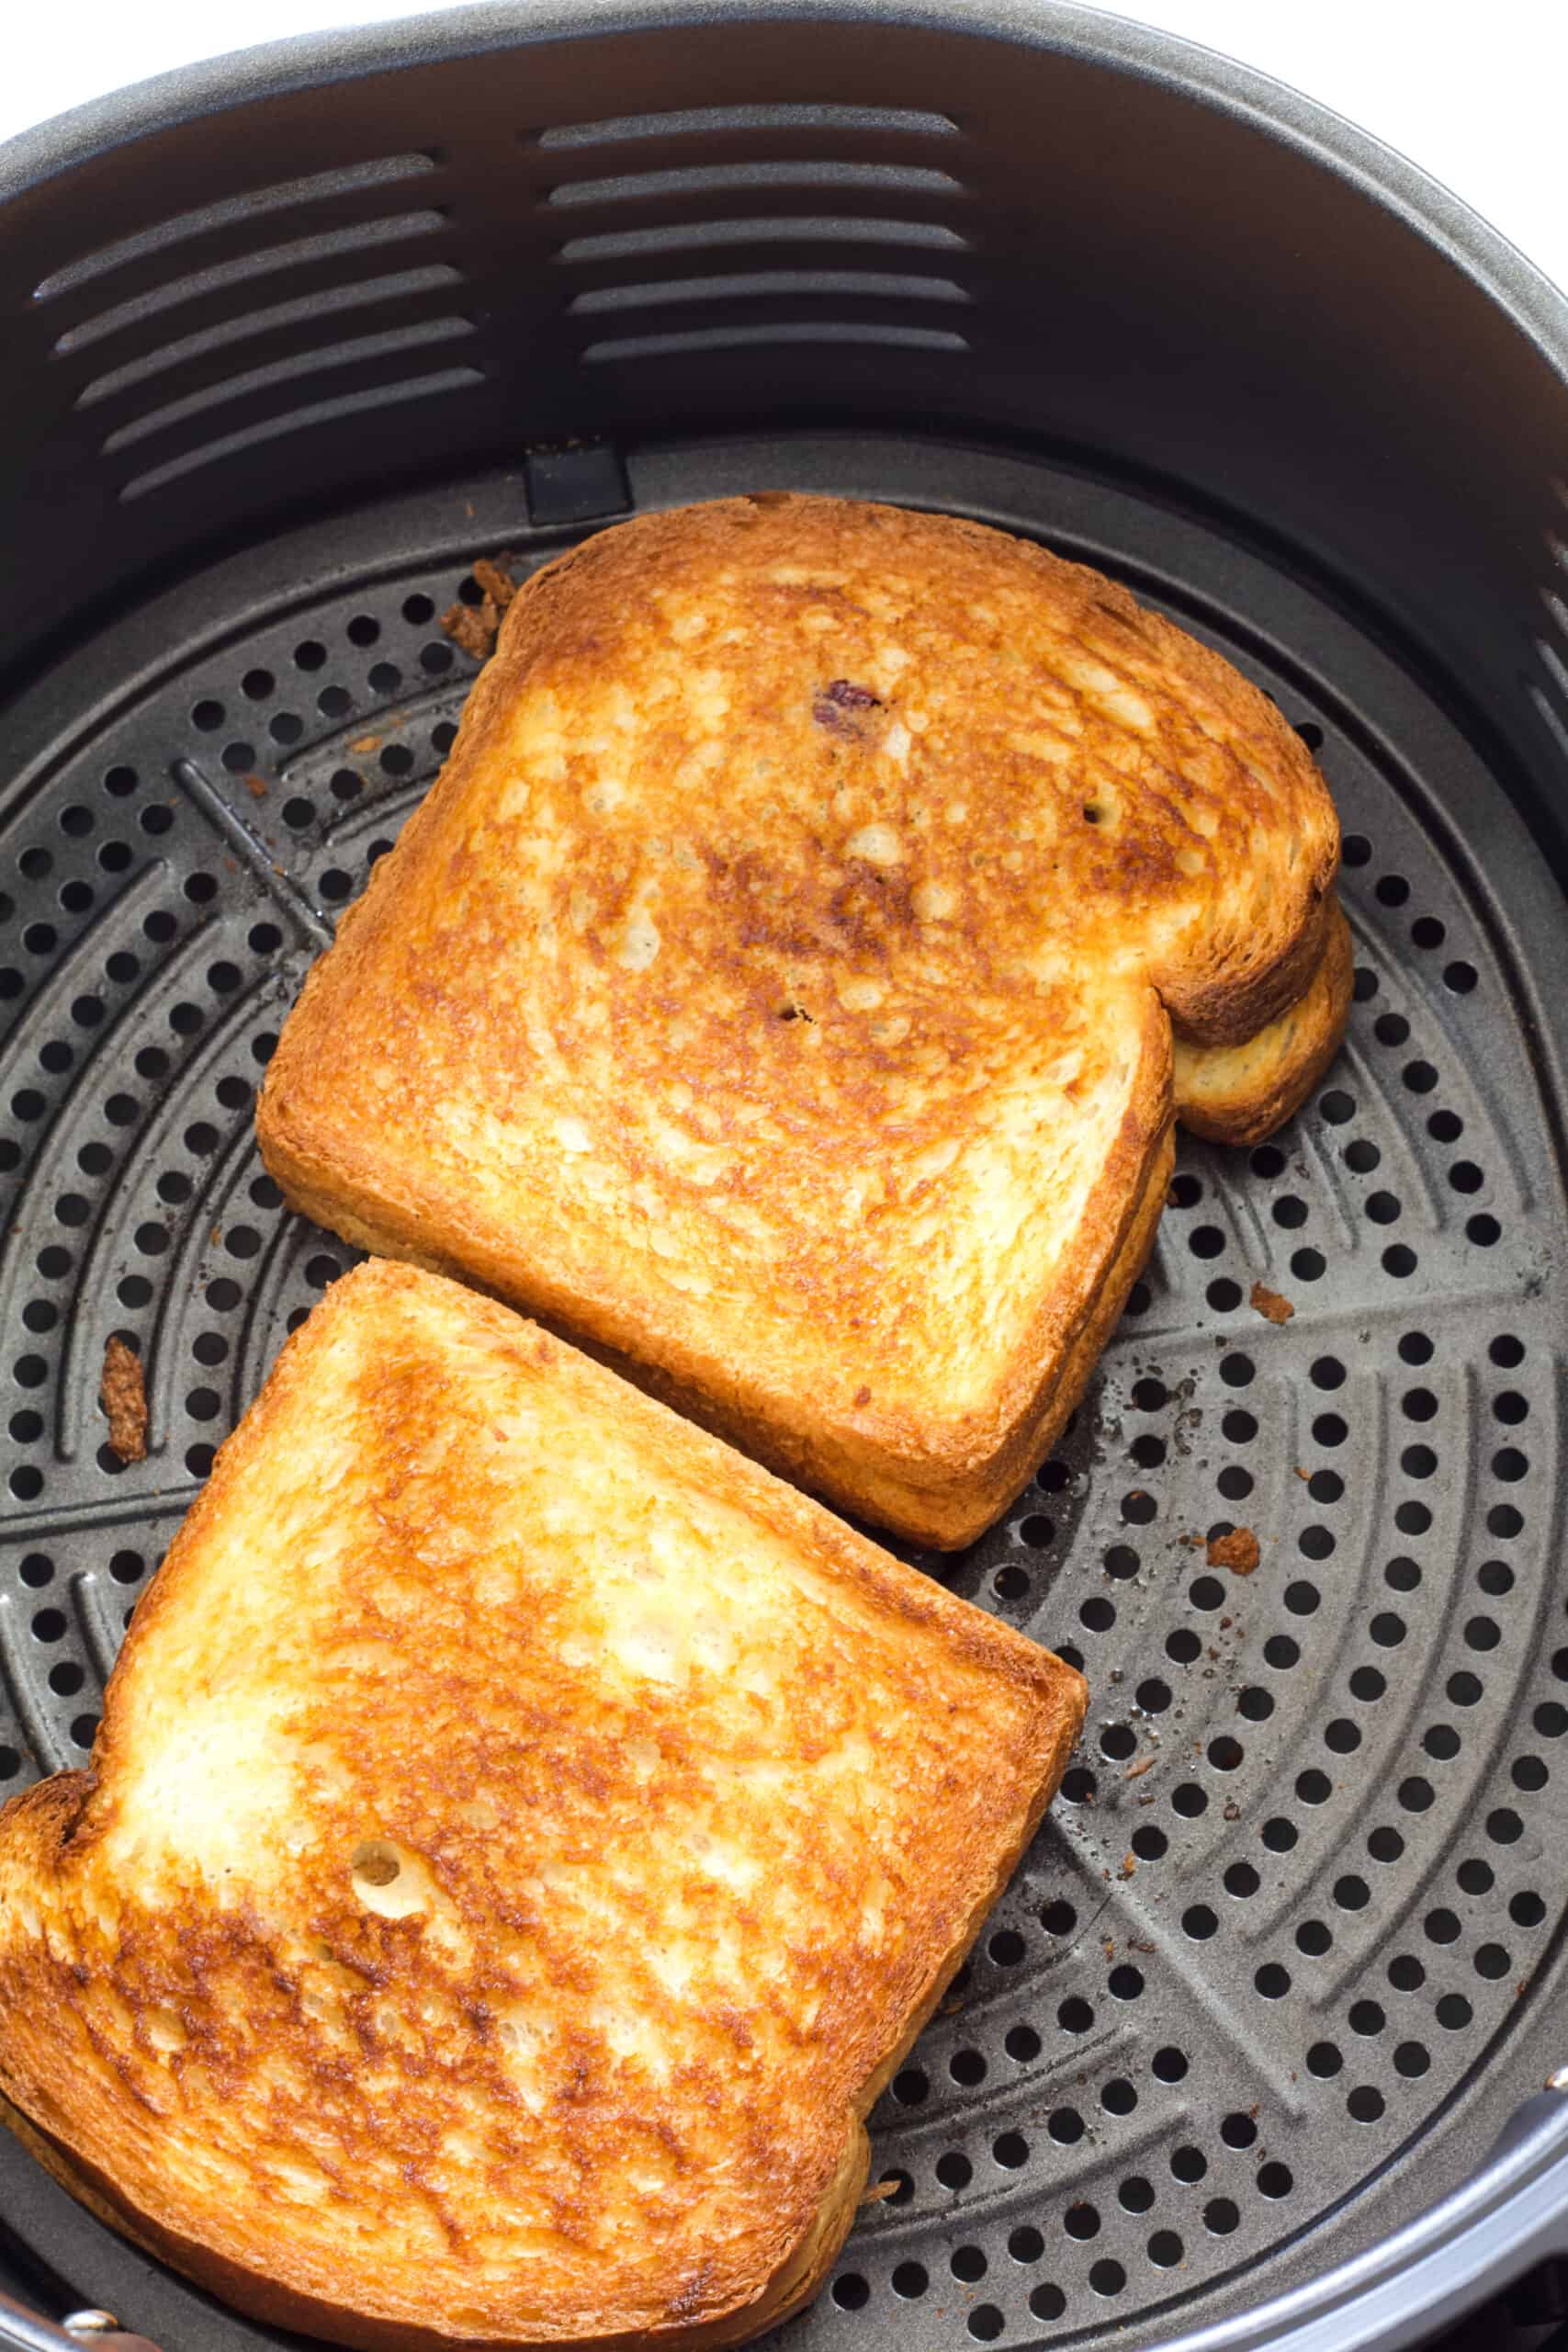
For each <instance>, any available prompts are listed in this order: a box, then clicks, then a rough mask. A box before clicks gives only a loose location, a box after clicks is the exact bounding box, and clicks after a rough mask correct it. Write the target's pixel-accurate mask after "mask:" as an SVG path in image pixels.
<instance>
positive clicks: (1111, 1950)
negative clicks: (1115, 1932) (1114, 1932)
mask: <svg viewBox="0 0 1568 2352" xmlns="http://www.w3.org/2000/svg"><path fill="white" fill-rule="evenodd" d="M1105 1957H1106V1959H1107V1960H1114V1959H1115V1957H1116V1947H1115V1945H1114V1944H1113V1943H1112V1942H1111V1938H1110V1937H1109V1936H1107V1937H1106V1939H1105Z"/></svg>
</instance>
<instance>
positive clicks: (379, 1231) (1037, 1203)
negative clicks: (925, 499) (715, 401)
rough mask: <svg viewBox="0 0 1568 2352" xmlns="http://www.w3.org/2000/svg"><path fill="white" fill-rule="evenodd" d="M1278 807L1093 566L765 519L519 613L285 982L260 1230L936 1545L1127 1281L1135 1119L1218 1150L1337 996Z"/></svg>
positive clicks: (805, 511)
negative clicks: (428, 772)
mask: <svg viewBox="0 0 1568 2352" xmlns="http://www.w3.org/2000/svg"><path fill="white" fill-rule="evenodd" d="M1338 854H1339V836H1338V827H1337V821H1336V818H1335V813H1334V809H1333V806H1332V804H1331V802H1330V799H1329V796H1328V793H1327V790H1326V788H1325V785H1324V783H1323V780H1322V778H1321V776H1320V775H1318V773H1317V770H1316V769H1315V767H1314V764H1313V762H1312V760H1311V759H1310V758H1309V756H1308V754H1307V752H1306V751H1305V750H1304V749H1303V745H1302V743H1301V741H1299V739H1298V738H1297V736H1296V735H1295V734H1294V733H1293V731H1292V729H1291V728H1290V727H1289V726H1287V724H1286V723H1285V721H1284V719H1283V718H1281V717H1280V713H1279V712H1278V711H1277V710H1276V709H1275V708H1274V707H1273V705H1272V704H1271V703H1270V702H1269V700H1268V699H1267V698H1266V697H1265V696H1264V695H1262V694H1260V693H1259V692H1258V690H1257V689H1256V688H1255V687H1253V686H1252V685H1250V684H1247V681H1246V680H1244V679H1243V678H1242V677H1241V676H1240V675H1239V674H1238V673H1237V672H1236V671H1235V670H1234V669H1233V668H1231V667H1230V665H1229V664H1228V663H1226V662H1224V661H1223V660H1222V659H1221V658H1220V657H1219V656H1218V655H1217V654H1215V653H1213V651H1211V650H1209V649H1208V648H1206V647H1204V646H1202V645H1201V644H1199V643H1198V642H1197V641H1196V640H1195V639H1192V638H1190V637H1189V636H1187V635H1185V634H1184V633H1183V632H1182V631H1181V630H1179V629H1178V628H1174V627H1173V626H1172V625H1171V624H1170V623H1169V622H1168V621H1167V620H1165V619H1163V618H1161V617H1160V616H1157V615H1155V614H1153V613H1150V612H1146V611H1145V610H1143V609H1142V608H1140V606H1139V605H1137V604H1136V603H1135V602H1134V599H1133V597H1132V596H1131V595H1129V594H1127V592H1126V591H1125V590H1124V589H1122V588H1121V587H1119V586H1116V585H1114V584H1113V583H1112V582H1110V581H1109V580H1106V579H1104V578H1102V577H1101V576H1100V574H1098V573H1097V572H1094V571H1088V570H1085V569H1083V568H1082V567H1079V566H1076V565H1072V564H1068V563H1064V562H1061V561H1059V560H1057V559H1056V558H1055V557H1054V556H1052V555H1050V554H1048V553H1047V552H1046V551H1045V550H1044V549H1043V548H1039V547H1036V546H1033V545H1029V544H1026V543H1024V542H1022V541H1021V540H1018V539H1014V538H1011V537H1007V536H1005V535H1003V534H1002V533H1000V532H998V531H994V530H990V529H986V528H983V527H981V526H977V525H975V524H971V523H964V522H957V521H953V520H951V519H948V518H944V517H940V516H933V515H918V514H910V513H905V512H902V511H899V510H897V509H893V508H888V507H880V506H871V505H863V504H858V503H852V502H849V501H839V500H832V499H818V498H801V497H791V496H782V495H781V496H762V497H756V498H738V499H731V500H727V501H723V502H720V503H715V504H713V505H707V506H698V507H691V508H686V509H683V510H680V511H677V512H674V513H671V514H663V515H648V516H645V517H642V518H639V519H637V520H636V521H633V522H630V523H626V524H624V525H622V526H618V527H616V528H615V529H613V530H609V531H606V532H604V533H603V534H601V535H600V536H599V537H595V538H592V539H590V540H589V541H587V542H586V543H585V544H584V545H582V546H581V547H580V548H577V549H576V550H575V551H574V552H573V553H571V554H569V555H567V556H564V557H562V558H560V559H559V560H557V561H556V562H553V563H551V564H550V565H549V566H548V567H547V569H545V570H544V571H541V572H539V573H537V574H536V576H535V577H534V579H532V580H531V581H530V582H528V583H527V585H526V586H525V588H524V589H523V590H522V592H521V593H520V594H518V595H517V596H516V597H515V598H514V600H513V603H512V605H511V607H510V609H509V610H508V612H507V615H506V618H505V623H504V627H503V628H502V635H501V639H500V643H499V646H498V649H497V651H496V654H495V657H494V659H493V660H492V661H491V662H490V663H489V665H488V666H487V667H486V669H485V670H484V672H483V673H482V675H481V676H480V678H479V682H478V684H477V685H476V686H475V688H474V690H473V693H472V694H471V695H470V697H469V701H468V707H467V711H466V713H465V716H464V719H463V724H462V728H461V729H460V732H459V734H458V738H457V743H456V745H455V746H454V749H453V752H452V754H451V757H450V759H449V761H448V763H447V765H446V771H445V773H444V774H443V775H442V776H441V778H440V779H439V781H438V782H437V783H436V785H435V786H434V789H433V790H432V791H431V793H430V794H429V796H428V797H427V798H426V799H425V801H424V802H423V805H422V806H421V807H420V809H418V810H417V812H416V813H415V815H414V816H413V817H412V820H410V822H409V824H408V825H407V826H406V828H405V830H404V831H403V834H402V837H401V839H400V842H398V844H397V846H396V847H395V849H394V850H393V851H392V852H391V853H390V854H389V855H388V856H387V857H385V858H383V859H382V860H381V861H380V863H379V864H378V865H377V867H376V869H375V872H374V874H373V876H372V877H371V880H370V884H369V887H368V889H367V892H366V894H365V896H364V898H363V899H361V900H360V901H359V903H358V904H357V905H356V906H355V907H354V908H352V909H351V910H349V912H348V914H347V915H346V916H345V918H344V922H343V925H342V927H341V930H340V932H339V935H338V938H337V940H336V942H335V943H334V944H333V946H332V948H331V949H330V950H329V951H328V953H327V954H326V956H324V957H323V958H322V959H321V962H320V963H319V964H318V966H317V967H316V968H315V969H314V971H313V972H312V973H311V974H310V977H309V978H308V979H307V982H306V986H305V989H304V993H303V996H302V998H301V1000H300V1001H299V1004H298V1005H297V1006H296V1008H295V1009H294V1011H293V1012H292V1013H291V1015H290V1017H289V1019H288V1023H287V1025H286V1027H285V1029H284V1032H283V1036H282V1041H281V1044H280V1046H279V1047H278V1050H277V1053H276V1057H275V1058H274V1060H273V1062H272V1065H271V1068H270V1069H269V1072H268V1075H267V1080H266V1084H265V1091H264V1093H263V1097H262V1103H261V1107H260V1114H259V1133H260V1139H261V1146H262V1150H263V1152H264V1155H265V1159H266V1163H267V1165H268V1167H269V1168H270V1169H271V1170H272V1172H273V1174H274V1175H275V1177H276V1180H277V1182H279V1184H280V1185H281V1186H282V1188H283V1190H284V1192H285V1193H287V1195H288V1199H289V1200H290V1201H291V1202H292V1203H293V1204H294V1205H295V1206H296V1207H298V1208H299V1209H302V1210H303V1211H304V1212H305V1213H306V1214H307V1215H308V1216H311V1217H314V1218H316V1219H317V1220H319V1221H320V1222H321V1224H323V1225H327V1226H331V1227H333V1228H334V1229H335V1230H336V1231H337V1232H339V1233H340V1234H343V1235H344V1236H345V1237H346V1238H348V1239H350V1240H351V1241H355V1242H357V1243H360V1244H362V1245H363V1246H365V1247H367V1248H368V1249H371V1250H377V1251H379V1252H382V1253H384V1254H389V1255H393V1256H400V1257H406V1258H409V1259H412V1260H413V1261H415V1262H417V1263H421V1264H424V1265H427V1266H430V1267H433V1268H436V1269H440V1270H443V1271H446V1272H453V1273H460V1274H462V1275H464V1276H466V1277H468V1278H469V1279H471V1280H473V1281H476V1282H478V1283H481V1284H483V1285H484V1286H485V1287H486V1288H488V1289H490V1290H491V1291H493V1292H495V1293H498V1294H499V1295H502V1296H505V1297H508V1298H510V1299H512V1300H513V1301H515V1302H517V1303H518V1304H520V1305H521V1306H525V1307H526V1308H527V1309H528V1310H529V1311H530V1312H532V1313H534V1314H536V1315H539V1316H541V1317H545V1318H546V1319H547V1321H549V1322H550V1323H551V1325H552V1326H554V1327H557V1328H560V1329H565V1330H567V1331H568V1332H570V1333H574V1334H577V1335H581V1337H583V1338H584V1339H585V1340H588V1341H590V1342H592V1344H593V1345H594V1346H595V1347H596V1348H598V1349H600V1350H602V1351H608V1352H609V1353H610V1354H611V1355H612V1356H613V1357H615V1359H616V1360H618V1361H620V1362H622V1363H625V1364H626V1365H627V1366H628V1367H634V1368H635V1370H636V1374H637V1377H639V1378H640V1379H642V1380H644V1381H645V1382H647V1383H648V1384H649V1385H651V1386H652V1387H653V1389H654V1390H655V1392H656V1393H658V1394H660V1395H661V1396H663V1397H666V1398H667V1399H668V1400H670V1401H671V1402H673V1403H675V1404H677V1405H678V1406H679V1407H680V1408H682V1410H684V1411H686V1412H688V1413H690V1414H692V1415H693V1416H694V1418H696V1419H700V1420H702V1421H704V1422H705V1423H706V1424H707V1425H708V1426H709V1427H711V1428H713V1429H716V1430H720V1431H722V1432H723V1433H724V1434H725V1435H726V1436H728V1437H729V1438H730V1439H731V1440H733V1441H734V1442H735V1443H737V1444H738V1445H739V1446H741V1447H743V1448H744V1449H746V1450H747V1451H748V1452H750V1453H752V1454H754V1455H755V1456H756V1457H758V1458H759V1459H761V1460H762V1461H765V1462H766V1463H768V1464H771V1465H772V1466H773V1467H774V1468H776V1469H778V1470H780V1471H782V1472H783V1473H784V1475H785V1476H788V1477H790V1478H792V1479H795V1480H796V1481H797V1482H799V1483H801V1484H803V1485H805V1486H807V1487H811V1488H814V1489H816V1490H817V1491H818V1492H820V1493H822V1494H824V1495H826V1496H829V1497H830V1498H832V1499H833V1500H834V1501H836V1502H837V1503H839V1504H840V1505H841V1506H842V1507H843V1508H845V1509H846V1510H850V1511H852V1512H853V1513H856V1514H858V1515H860V1516H862V1517H863V1518H866V1519H869V1520H872V1521H877V1522H880V1523H882V1524H885V1525H886V1526H888V1527H891V1528H894V1529H897V1530H899V1531H901V1532H903V1533H905V1534H907V1535H908V1536H911V1537H913V1538H915V1539H916V1540H917V1541H918V1542H920V1543H924V1544H936V1545H956V1544H963V1543H965V1542H967V1541H969V1540H970V1539H971V1538H972V1537H973V1536H975V1535H976V1533H977V1532H979V1531H980V1529H981V1528H982V1527H984V1526H985V1525H986V1524H987V1522H988V1521H990V1520H991V1519H992V1518H994V1517H995V1516H996V1514H997V1513H998V1511H999V1510H1001V1509H1002V1508H1003V1506H1004V1505H1005V1504H1006V1503H1007V1502H1008V1501H1009V1500H1010V1498H1011V1497H1012V1496H1013V1495H1014V1494H1015V1493H1016V1492H1017V1491H1018V1489H1019V1488H1020V1487H1021V1485H1022V1484H1023V1482H1024V1481H1025V1480H1026V1479H1027V1477H1028V1476H1030V1475H1031V1473H1032V1470H1033V1469H1034V1468H1035V1467H1036V1466H1037V1465H1038V1464H1039V1461H1040V1459H1041V1457H1042V1454H1043V1453H1044V1452H1045V1451H1046V1450H1047V1449H1048V1447H1049V1444H1050V1442H1051V1440H1052V1439H1053V1437H1054V1435H1055V1431H1056V1430H1057V1429H1058V1428H1059V1427H1060V1425H1061V1423H1062V1422H1063V1421H1064V1420H1065V1419H1066V1416H1067V1414H1068V1413H1069V1412H1070V1411H1071V1409H1072V1407H1073V1406H1074V1404H1075V1403H1076V1401H1077V1397H1078V1396H1079V1395H1080V1393H1081V1391H1082V1389H1083V1386H1084V1384H1085V1382H1086V1380H1087V1379H1088V1378H1089V1374H1090V1372H1091V1371H1092V1369H1093V1366H1094V1363H1095V1360H1096V1358H1097V1356H1098V1354H1099V1351H1100V1348H1101V1347H1102V1345H1103V1343H1104V1341H1105V1340H1106V1338H1107V1336H1108V1335H1109V1332H1110V1330H1111V1327H1112V1325H1113V1324H1114V1322H1115V1320H1116V1317H1117V1316H1118V1315H1119V1313H1120V1311H1121V1308H1122V1303H1123V1301H1124V1299H1125V1297H1126V1295H1127V1292H1128V1290H1129V1289H1130V1287H1131V1285H1132V1283H1133V1282H1134V1278H1135V1276H1136V1275H1137V1273H1138V1272H1139V1270H1140V1268H1141V1266H1142V1264H1143V1262H1144V1261H1145V1258H1146V1256H1147V1254H1148V1251H1149V1249H1150V1247H1151V1245H1152V1242H1153V1238H1154V1234H1155V1228H1156V1223H1157V1219H1158V1216H1159V1210H1160V1206H1161V1203H1162V1200H1163V1196H1164V1193H1165V1191H1166V1187H1167V1182H1168V1175H1169V1170H1170V1164H1171V1150H1172V1141H1171V1129H1172V1121H1173V1117H1176V1116H1185V1117H1187V1118H1189V1119H1190V1123H1191V1124H1192V1125H1194V1126H1197V1127H1199V1128H1200V1129H1201V1131H1202V1132H1203V1133H1205V1134H1208V1135H1213V1136H1220V1137H1229V1138H1234V1139H1236V1140H1255V1139H1256V1138H1258V1136H1262V1135H1264V1134H1266V1133H1268V1132H1269V1131H1270V1130H1271V1129H1272V1128H1273V1127H1274V1126H1276V1125H1279V1123H1280V1121H1281V1120H1283V1119H1284V1118H1287V1117H1288V1116H1289V1115H1290V1114H1291V1113H1292V1111H1293V1110H1294V1109H1295V1108H1296V1107H1297V1105H1298V1104H1299V1103H1300V1102H1301V1101H1302V1099H1303V1096H1304V1094H1305V1092H1306V1091H1307V1090H1308V1088H1309V1087H1310V1086H1311V1085H1312V1084H1313V1083H1314V1080H1316V1078H1317V1077H1318V1075H1319V1074H1320V1073H1321V1071H1322V1070H1323V1069H1324V1068H1325V1064H1326V1063H1327V1061H1328V1059H1329V1058H1330V1057H1331V1056H1332V1054H1333V1052H1334V1050H1335V1047H1336V1046H1337V1042H1338V1039H1339V1036H1340V1035H1341V1032H1342V1030H1343V1026H1344V1021H1345V1015H1346V1012H1347V1010H1348V1002H1349V992H1350V989H1349V983H1350V968H1349V952H1348V933H1347V932H1346V930H1345V926H1344V922H1343V919H1342V917H1341V916H1340V914H1339V912H1338V909H1337V903H1336V900H1335V897H1334V883H1335V877H1336V874H1337V865H1338Z"/></svg>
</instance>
